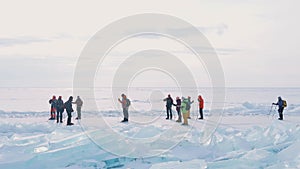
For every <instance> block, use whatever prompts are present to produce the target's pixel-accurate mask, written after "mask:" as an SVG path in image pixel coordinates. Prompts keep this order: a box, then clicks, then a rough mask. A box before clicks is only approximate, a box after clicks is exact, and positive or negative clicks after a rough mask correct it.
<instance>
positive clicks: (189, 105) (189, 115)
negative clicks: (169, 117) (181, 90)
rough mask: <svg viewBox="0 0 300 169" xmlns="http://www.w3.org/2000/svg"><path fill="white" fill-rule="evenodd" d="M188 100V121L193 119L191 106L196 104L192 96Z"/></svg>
mask: <svg viewBox="0 0 300 169" xmlns="http://www.w3.org/2000/svg"><path fill="white" fill-rule="evenodd" d="M187 100H188V102H187V105H186V109H187V117H188V119H191V104H193V103H194V100H193V101H191V97H190V96H188V98H187Z"/></svg>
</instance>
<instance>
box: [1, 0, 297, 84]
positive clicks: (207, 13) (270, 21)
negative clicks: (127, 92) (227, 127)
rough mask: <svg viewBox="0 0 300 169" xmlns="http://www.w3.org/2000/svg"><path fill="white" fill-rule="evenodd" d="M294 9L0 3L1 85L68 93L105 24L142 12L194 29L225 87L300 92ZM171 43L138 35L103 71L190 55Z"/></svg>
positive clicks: (286, 1)
mask: <svg viewBox="0 0 300 169" xmlns="http://www.w3.org/2000/svg"><path fill="white" fill-rule="evenodd" d="M299 5H300V1H297V0H277V1H272V0H266V1H260V0H253V1H249V0H244V1H239V0H216V1H209V0H206V1H203V0H191V1H173V0H166V1H158V0H153V1H140V0H135V1H130V0H128V1H114V0H112V1H68V0H67V1H58V0H51V1H34V0H27V1H16V0H10V1H8V0H7V1H6V0H2V1H1V5H0V20H1V27H0V77H1V81H0V87H2V88H6V87H20V88H22V87H41V88H43V87H45V88H47V87H62V88H64V87H66V88H67V87H72V85H73V76H74V70H75V66H76V63H77V60H78V58H79V56H80V54H81V52H82V50H83V48H84V47H85V45H86V44H87V43H88V41H89V39H90V38H92V37H93V36H94V35H95V33H96V32H97V31H99V30H101V29H102V28H103V27H105V26H107V25H108V24H110V23H113V22H114V21H117V20H118V19H121V18H123V17H126V16H131V15H135V14H141V13H160V14H167V15H171V16H175V17H178V18H180V19H183V20H185V21H187V22H189V23H191V24H192V25H194V26H195V27H197V28H198V29H199V30H200V31H201V32H202V33H203V34H204V36H205V37H206V38H207V39H208V41H209V42H210V43H211V45H212V46H213V47H214V49H215V50H216V52H217V54H218V58H219V60H220V62H221V65H222V68H223V72H224V76H225V82H226V86H227V87H299V86H300V78H299V72H300V66H299V61H300V57H299V56H300V51H299V49H298V48H299V47H298V44H300V43H299V41H300V40H299V39H300V33H299V30H300V23H299V21H298V20H299V18H298V17H299V16H300V11H299V10H298V7H299ZM171 41H172V40H170V39H166V38H151V37H141V38H136V39H132V40H129V41H127V42H124V43H123V44H120V46H119V47H117V48H116V49H115V51H112V53H111V59H110V60H107V63H109V64H107V65H106V66H104V69H106V71H108V73H107V74H106V75H107V77H111V76H113V74H110V73H109V70H111V69H113V68H116V67H118V65H119V64H120V63H116V62H114V60H115V61H120V60H122V59H124V58H126V56H127V55H128V54H132V53H135V52H136V51H141V50H143V49H146V48H149V47H150V48H159V49H164V50H170V51H172V49H174V48H175V47H176V50H177V51H175V53H176V52H177V54H178V53H179V54H180V53H181V54H182V56H183V55H188V52H185V49H184V48H183V47H182V46H180V45H178V44H176V43H173V42H171ZM137 44H138V45H137ZM172 45H173V46H172ZM176 45H177V46H176ZM173 52H174V51H173ZM190 62H191V63H192V61H190ZM200 69H201V71H202V72H203V78H202V77H198V76H197V77H196V79H197V80H199V83H201V84H203V85H209V84H210V83H209V82H207V81H209V76H208V75H207V74H205V70H202V69H203V65H202V66H201V65H200V66H199V71H200ZM148 73H149V72H148ZM156 73H157V72H156ZM156 73H155V74H156ZM95 79H98V77H95ZM137 79H141V78H140V77H139V78H137ZM148 79H149V78H148ZM104 81H105V80H104ZM140 81H141V82H143V81H144V80H143V79H142V80H140ZM154 81H155V79H154ZM147 84H149V83H148V82H147Z"/></svg>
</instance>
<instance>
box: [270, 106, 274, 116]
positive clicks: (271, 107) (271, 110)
mask: <svg viewBox="0 0 300 169" xmlns="http://www.w3.org/2000/svg"><path fill="white" fill-rule="evenodd" d="M272 110H273V104H272V105H271V109H270V111H269V116H270V115H271V112H272Z"/></svg>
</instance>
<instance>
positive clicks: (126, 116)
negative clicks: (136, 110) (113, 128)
mask: <svg viewBox="0 0 300 169" xmlns="http://www.w3.org/2000/svg"><path fill="white" fill-rule="evenodd" d="M121 97H122V100H121V99H120V98H118V101H119V102H120V103H121V104H122V108H123V115H124V119H123V120H122V121H121V122H128V119H129V114H128V109H129V106H130V100H129V99H128V98H127V96H126V95H125V94H122V95H121Z"/></svg>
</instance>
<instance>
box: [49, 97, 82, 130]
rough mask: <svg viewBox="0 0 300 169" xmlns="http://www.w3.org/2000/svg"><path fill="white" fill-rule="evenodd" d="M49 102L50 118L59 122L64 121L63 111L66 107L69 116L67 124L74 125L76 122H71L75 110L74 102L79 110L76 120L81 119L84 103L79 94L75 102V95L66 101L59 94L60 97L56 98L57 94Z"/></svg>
mask: <svg viewBox="0 0 300 169" xmlns="http://www.w3.org/2000/svg"><path fill="white" fill-rule="evenodd" d="M49 104H50V105H51V109H50V118H49V120H55V119H56V122H57V123H63V120H62V117H63V112H64V110H65V109H66V112H67V116H68V118H67V125H68V126H70V125H74V123H72V122H71V120H72V112H74V110H73V107H72V104H76V110H77V117H76V120H80V119H81V107H82V105H83V101H82V100H81V98H80V97H79V96H77V99H76V101H75V102H73V96H70V97H69V99H68V101H66V102H64V101H63V100H62V96H59V97H58V99H56V96H53V97H52V99H50V100H49Z"/></svg>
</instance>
